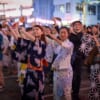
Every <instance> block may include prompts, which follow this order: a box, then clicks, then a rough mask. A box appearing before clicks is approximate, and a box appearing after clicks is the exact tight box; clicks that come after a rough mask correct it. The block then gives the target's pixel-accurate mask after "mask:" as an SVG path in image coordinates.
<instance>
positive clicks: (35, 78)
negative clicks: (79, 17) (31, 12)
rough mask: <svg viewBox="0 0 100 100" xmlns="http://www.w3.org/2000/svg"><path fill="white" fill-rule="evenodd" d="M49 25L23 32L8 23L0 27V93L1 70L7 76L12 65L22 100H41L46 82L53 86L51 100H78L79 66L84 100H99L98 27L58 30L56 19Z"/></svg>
mask: <svg viewBox="0 0 100 100" xmlns="http://www.w3.org/2000/svg"><path fill="white" fill-rule="evenodd" d="M53 21H54V24H53V25H50V26H44V25H42V24H41V25H40V24H36V23H35V24H34V25H32V26H31V27H27V28H26V27H25V25H24V24H23V25H18V24H17V25H12V23H11V21H5V23H1V24H0V91H1V90H3V89H4V88H5V85H6V84H5V81H4V75H3V71H2V69H3V66H8V69H9V72H11V71H12V64H14V65H13V67H15V66H16V67H17V75H18V80H17V81H18V85H19V87H20V90H21V96H22V97H21V99H22V100H44V89H45V84H46V80H48V81H49V83H50V84H51V83H52V84H53V97H54V100H63V99H62V98H64V100H80V98H79V93H80V85H81V74H82V66H88V68H89V69H90V89H89V91H88V98H89V99H88V100H100V24H97V25H91V26H85V25H83V24H82V22H81V21H74V22H72V23H71V24H70V26H69V27H66V26H61V27H59V26H58V25H57V23H56V18H53ZM94 48H96V50H95V51H94V52H95V54H93V53H91V54H90V52H91V51H93V49H94ZM92 56H93V57H92ZM6 57H8V59H9V61H6V60H5V58H6ZM87 58H93V59H89V60H87ZM90 61H92V62H91V63H88V62H90ZM5 64H6V65H5Z"/></svg>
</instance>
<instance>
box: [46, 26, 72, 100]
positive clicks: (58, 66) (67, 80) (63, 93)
mask: <svg viewBox="0 0 100 100" xmlns="http://www.w3.org/2000/svg"><path fill="white" fill-rule="evenodd" d="M48 35H49V36H50V37H51V38H52V39H53V40H54V41H56V42H54V44H53V49H54V53H55V55H56V58H55V60H54V62H53V64H52V69H53V70H54V76H53V86H54V91H53V92H54V100H64V99H63V98H65V100H71V90H72V77H73V71H72V67H71V56H72V52H73V48H74V46H73V44H72V43H71V42H70V41H69V39H68V37H69V29H68V28H67V27H61V29H60V32H59V39H58V38H55V37H54V36H53V35H52V34H48Z"/></svg>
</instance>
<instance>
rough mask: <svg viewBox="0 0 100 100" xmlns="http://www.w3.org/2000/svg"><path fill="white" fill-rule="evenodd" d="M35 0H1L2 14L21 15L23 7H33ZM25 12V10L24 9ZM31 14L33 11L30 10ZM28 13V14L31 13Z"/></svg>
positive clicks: (0, 10) (8, 15)
mask: <svg viewBox="0 0 100 100" xmlns="http://www.w3.org/2000/svg"><path fill="white" fill-rule="evenodd" d="M32 3H33V0H0V15H6V17H10V16H13V17H15V16H20V15H21V7H22V8H23V9H24V8H27V9H28V8H30V7H32ZM23 12H24V14H27V13H28V12H29V11H28V12H27V13H25V11H24V10H23ZM29 13H30V14H31V12H29ZM30 14H28V15H30Z"/></svg>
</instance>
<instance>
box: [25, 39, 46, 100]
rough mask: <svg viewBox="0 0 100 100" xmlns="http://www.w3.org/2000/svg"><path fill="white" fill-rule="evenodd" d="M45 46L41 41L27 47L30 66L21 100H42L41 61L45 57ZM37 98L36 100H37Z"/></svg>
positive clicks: (42, 76) (42, 77)
mask: <svg viewBox="0 0 100 100" xmlns="http://www.w3.org/2000/svg"><path fill="white" fill-rule="evenodd" d="M45 50H46V44H45V43H44V42H43V41H41V40H36V41H34V42H32V43H31V44H30V46H29V56H30V57H29V59H30V61H29V62H30V65H29V69H28V70H27V73H26V78H25V80H24V95H23V100H30V99H29V98H32V100H44V98H43V94H44V72H43V64H42V60H43V59H44V56H45ZM37 98H38V99H37Z"/></svg>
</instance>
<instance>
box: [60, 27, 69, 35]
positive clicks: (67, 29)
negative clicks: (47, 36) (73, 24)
mask: <svg viewBox="0 0 100 100" xmlns="http://www.w3.org/2000/svg"><path fill="white" fill-rule="evenodd" d="M61 29H66V31H67V32H68V35H69V33H70V32H69V28H68V27H66V26H62V27H61V28H60V30H61Z"/></svg>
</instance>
